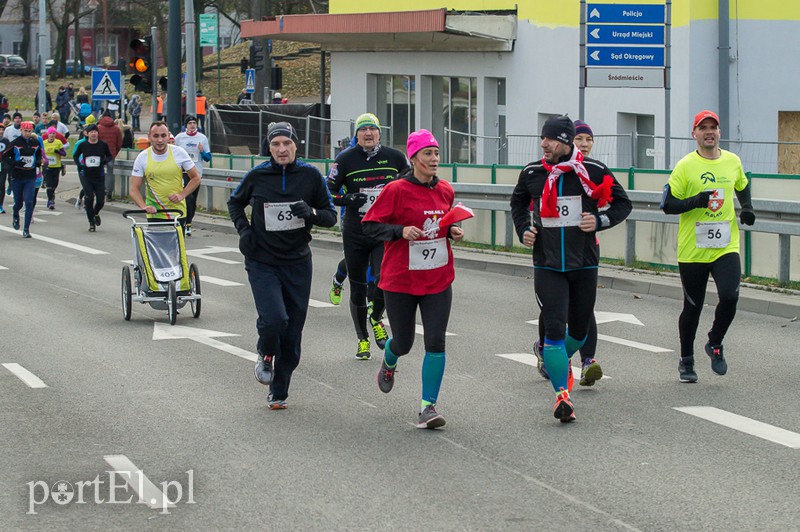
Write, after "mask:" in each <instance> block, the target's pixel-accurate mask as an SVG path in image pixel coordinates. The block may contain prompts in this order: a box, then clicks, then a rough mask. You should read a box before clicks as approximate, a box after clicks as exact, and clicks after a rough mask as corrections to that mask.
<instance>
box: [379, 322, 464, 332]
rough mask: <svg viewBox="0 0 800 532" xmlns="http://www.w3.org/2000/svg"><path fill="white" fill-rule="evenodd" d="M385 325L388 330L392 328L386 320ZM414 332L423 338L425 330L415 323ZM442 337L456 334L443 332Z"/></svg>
mask: <svg viewBox="0 0 800 532" xmlns="http://www.w3.org/2000/svg"><path fill="white" fill-rule="evenodd" d="M386 325H388V326H389V327H390V328H391V326H392V324H391V323H389V320H386ZM414 332H415V333H417V334H419V335H421V336H425V329H424V328H423V327H422V325H420V324H419V323H417V324H416V325H414ZM444 335H445V336H455V335H456V334H455V333H451V332H447V331H445V333H444Z"/></svg>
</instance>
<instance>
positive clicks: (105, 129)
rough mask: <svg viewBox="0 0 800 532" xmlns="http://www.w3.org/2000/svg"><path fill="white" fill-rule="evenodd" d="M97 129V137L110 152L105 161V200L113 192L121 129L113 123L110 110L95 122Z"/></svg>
mask: <svg viewBox="0 0 800 532" xmlns="http://www.w3.org/2000/svg"><path fill="white" fill-rule="evenodd" d="M97 131H98V137H99V138H100V140H102V141H103V142H105V143H106V144H107V145H108V150H109V151H110V152H111V158H110V159H108V161H107V162H106V176H105V179H106V182H105V192H106V200H111V197H112V195H113V193H114V159H116V157H117V154H118V153H119V150H120V149H121V148H122V131H120V129H119V127H117V124H115V123H114V116H113V115H112V114H111V112H110V111H106V112H105V113H103V116H102V117H101V118H100V120H99V121H98V122H97Z"/></svg>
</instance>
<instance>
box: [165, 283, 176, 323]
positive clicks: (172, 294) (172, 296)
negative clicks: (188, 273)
mask: <svg viewBox="0 0 800 532" xmlns="http://www.w3.org/2000/svg"><path fill="white" fill-rule="evenodd" d="M167 310H168V311H169V324H170V325H175V322H176V321H178V290H177V288H176V287H175V281H170V282H169V288H168V289H167Z"/></svg>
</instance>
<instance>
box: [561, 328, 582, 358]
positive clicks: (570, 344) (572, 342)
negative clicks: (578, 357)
mask: <svg viewBox="0 0 800 532" xmlns="http://www.w3.org/2000/svg"><path fill="white" fill-rule="evenodd" d="M586 338H587V337H586V336H584V337H583V340H576V339H575V338H573V337H572V336H570V335H569V331H568V332H567V338H566V339H565V340H564V347H565V348H566V349H567V357H568V358H572V355H574V354H575V353H577V352H578V350H579V349H580V348H581V347H583V344H585V343H586Z"/></svg>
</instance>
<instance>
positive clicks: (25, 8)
mask: <svg viewBox="0 0 800 532" xmlns="http://www.w3.org/2000/svg"><path fill="white" fill-rule="evenodd" d="M32 3H33V0H20V3H19V6H20V10H21V12H22V42H21V43H20V46H19V55H20V56H21V57H22V58H23V59H25V61H26V62H27V63H28V64H29V65H30V63H31V58H30V56H29V51H30V48H31V25H32V22H33V21H32V20H31V4H32Z"/></svg>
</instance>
